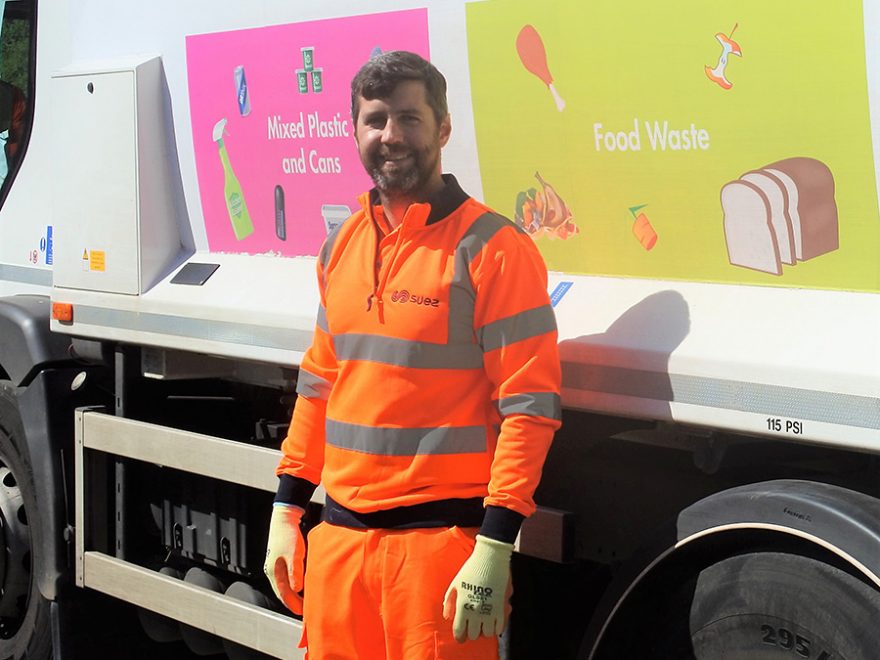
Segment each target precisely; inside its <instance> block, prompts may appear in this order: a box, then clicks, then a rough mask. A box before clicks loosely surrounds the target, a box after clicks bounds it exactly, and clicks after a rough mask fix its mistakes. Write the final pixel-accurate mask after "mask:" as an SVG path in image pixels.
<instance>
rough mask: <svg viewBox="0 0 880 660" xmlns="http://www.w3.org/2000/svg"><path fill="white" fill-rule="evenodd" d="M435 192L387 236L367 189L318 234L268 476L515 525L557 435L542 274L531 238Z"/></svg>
mask: <svg viewBox="0 0 880 660" xmlns="http://www.w3.org/2000/svg"><path fill="white" fill-rule="evenodd" d="M444 181H445V183H446V185H445V187H444V189H443V190H441V191H440V193H438V195H436V196H435V197H434V198H432V199H431V200H430V203H418V204H413V205H411V206H410V207H409V209H408V210H407V211H406V214H405V216H404V218H403V220H402V222H401V223H400V225H399V226H398V227H396V228H395V229H394V230H391V231H387V230H388V229H389V227H388V225H387V223H386V222H385V221H384V218H383V217H382V207H381V205H379V204H378V202H377V198H376V197H375V191H374V192H373V193H365V194H364V195H362V196H361V198H360V200H359V201H360V203H361V204H362V208H361V209H360V210H359V211H357V212H355V213H354V215H352V216H351V217H350V218H349V219H348V220H347V221H346V222H344V223H343V224H342V225H341V226H340V227H338V228H337V229H336V230H335V231H334V232H333V233H332V234H331V235H330V236H329V237H328V238H327V240H326V242H325V244H324V246H323V248H322V250H321V253H320V255H319V259H318V268H317V270H318V282H319V286H320V292H321V306H320V308H319V310H318V321H317V325H316V329H315V335H314V339H313V343H312V345H311V347H310V348H309V349H308V351H307V352H306V354H305V356H304V358H303V361H302V365H301V368H300V371H299V377H298V382H297V393H298V398H297V402H296V406H295V408H294V413H293V419H292V421H291V425H290V431H289V433H288V435H287V438H286V439H285V440H284V442H283V443H282V446H281V449H282V454H283V456H282V460H281V462H280V464H279V466H278V470H277V472H278V474H279V476H281V478H282V480H284V479H285V476H284V475H289V476H292V477H296V478H297V481H299V480H306V481H307V482H309V483H310V484H312V485H314V484H317V483H319V482H322V483H323V485H324V488H325V490H326V492H327V495H328V496H329V497H330V498H332V501H334V502H336V503H338V504H340V505H341V506H343V507H346V508H347V509H349V510H352V511H355V512H359V513H370V512H376V511H384V510H389V509H395V508H397V507H407V506H411V505H418V504H424V503H428V502H435V501H438V500H446V499H450V498H475V497H477V498H484V500H483V503H484V505H486V506H498V507H504V508H506V509H509V510H511V511H514V512H516V513H517V514H520V515H521V516H528V515H530V514H531V513H532V512H533V511H534V509H535V504H534V500H533V494H534V491H535V488H536V487H537V484H538V481H539V480H540V475H541V469H542V467H543V463H544V458H545V456H546V453H547V450H548V448H549V446H550V442H551V439H552V437H553V433H554V432H555V430H556V429H557V428H558V427H559V424H560V421H559V420H560V404H559V387H560V364H559V356H558V351H557V334H556V321H555V317H554V314H553V310H552V308H551V306H550V301H549V298H548V294H547V270H546V267H545V265H544V262H543V260H542V258H541V255H540V253H539V252H538V250H537V248H536V247H535V245H534V242H533V241H532V239H531V238H530V237H529V236H527V235H526V234H525V233H524V232H522V231H521V230H520V229H519V228H517V227H516V225H514V224H513V223H512V222H510V221H509V220H507V219H505V218H503V217H501V216H499V215H497V214H495V213H494V212H492V211H491V210H490V209H489V208H487V207H486V206H484V205H483V204H481V203H479V202H477V201H476V200H474V199H473V198H471V197H468V196H467V195H466V194H465V193H464V192H463V191H462V189H461V188H460V187H459V185H458V183H457V181H456V180H455V178H454V177H452V176H451V175H444ZM374 204H375V205H374ZM279 493H280V490H279ZM278 499H279V498H276V500H278ZM280 499H281V500H282V501H283V500H284V498H280Z"/></svg>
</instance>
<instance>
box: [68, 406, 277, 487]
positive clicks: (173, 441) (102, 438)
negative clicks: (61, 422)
mask: <svg viewBox="0 0 880 660" xmlns="http://www.w3.org/2000/svg"><path fill="white" fill-rule="evenodd" d="M82 431H83V448H84V449H92V450H96V451H102V452H107V453H109V454H116V455H117V456H125V457H128V458H133V459H135V460H138V461H144V462H146V463H155V464H157V465H163V466H165V467H170V468H176V469H178V470H183V471H185V472H191V473H193V474H200V475H203V476H206V477H213V478H214V479H221V480H223V481H229V482H231V483H236V484H241V485H243V486H250V487H251V488H259V489H260V490H267V491H269V492H272V493H274V492H275V490H276V489H277V488H278V477H276V476H275V468H276V466H277V465H278V460H279V459H280V457H281V454H280V452H278V451H277V450H274V449H265V448H263V447H253V446H250V445H244V444H242V443H240V442H234V441H232V440H223V439H221V438H215V437H212V436H208V435H202V434H200V433H191V432H188V431H180V430H178V429H172V428H168V427H163V426H157V425H156V424H148V423H145V422H138V421H134V420H130V419H124V418H122V417H114V416H113V415H106V414H103V413H97V412H89V413H86V414H85V415H83V429H82Z"/></svg>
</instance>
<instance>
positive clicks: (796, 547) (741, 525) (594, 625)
mask: <svg viewBox="0 0 880 660" xmlns="http://www.w3.org/2000/svg"><path fill="white" fill-rule="evenodd" d="M754 550H776V551H784V552H790V553H794V554H802V555H806V556H813V557H818V558H821V559H822V560H824V561H826V562H828V563H832V564H834V565H836V566H837V567H838V568H843V569H844V570H847V571H848V572H850V573H851V574H853V575H856V576H857V577H859V578H860V579H861V580H863V581H865V582H866V583H868V584H872V585H873V586H874V587H875V588H876V589H880V499H877V498H875V497H872V496H870V495H866V494H864V493H861V492H858V491H853V490H849V489H846V488H843V487H840V486H836V485H832V484H826V483H821V482H814V481H806V480H798V479H779V480H773V481H766V482H760V483H754V484H747V485H744V486H738V487H735V488H731V489H728V490H724V491H720V492H718V493H713V494H712V495H709V496H707V497H705V498H703V499H701V500H699V501H697V502H695V503H693V504H691V505H690V506H688V507H687V508H685V509H683V510H682V511H681V512H680V513H679V514H678V516H677V517H676V519H675V521H673V523H671V524H670V525H668V526H667V527H665V528H663V529H662V530H660V531H659V533H658V534H657V535H656V536H655V537H654V538H653V540H652V542H651V543H648V544H646V546H645V547H644V548H643V549H642V550H641V551H640V552H639V553H637V555H636V557H634V558H633V560H632V562H631V563H630V564H629V565H628V566H627V567H625V568H624V569H623V570H621V571H620V574H619V575H618V577H617V578H616V579H615V581H614V583H613V584H612V585H611V587H609V589H608V591H607V593H606V595H605V597H604V598H603V602H602V603H601V604H600V606H599V608H598V609H597V615H596V616H595V617H594V618H593V621H592V622H591V624H590V626H589V629H588V631H587V634H586V636H585V638H584V644H583V645H582V647H581V653H580V656H579V657H582V658H593V657H594V654H595V653H596V652H597V650H598V649H599V648H600V647H601V644H602V642H603V639H604V636H605V634H606V632H607V631H608V629H609V628H610V626H611V625H612V624H613V623H614V621H615V617H616V616H618V615H619V614H620V612H621V611H622V610H623V609H624V607H625V606H627V605H628V604H629V603H630V601H632V600H635V599H636V594H638V593H639V592H640V589H641V587H643V586H644V585H646V584H647V583H649V581H650V580H651V579H653V578H654V577H655V576H656V575H658V574H660V573H661V572H663V571H667V572H668V574H670V575H679V574H685V573H689V574H694V573H699V572H700V571H701V570H702V569H703V568H706V567H708V566H709V565H711V564H713V563H715V562H717V561H721V560H722V559H726V558H728V557H730V556H732V555H734V554H739V553H742V552H748V551H754Z"/></svg>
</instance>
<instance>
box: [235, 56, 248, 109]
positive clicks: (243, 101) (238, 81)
mask: <svg viewBox="0 0 880 660" xmlns="http://www.w3.org/2000/svg"><path fill="white" fill-rule="evenodd" d="M235 94H236V96H237V97H238V111H239V112H240V113H241V116H242V117H247V116H248V115H249V114H250V113H251V99H250V96H249V95H248V88H247V80H246V79H245V77H244V67H243V66H240V65H239V66H237V67H235Z"/></svg>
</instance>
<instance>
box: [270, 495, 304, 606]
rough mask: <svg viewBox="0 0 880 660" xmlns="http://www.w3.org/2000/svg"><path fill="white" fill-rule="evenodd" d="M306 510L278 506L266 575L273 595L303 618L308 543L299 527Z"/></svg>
mask: <svg viewBox="0 0 880 660" xmlns="http://www.w3.org/2000/svg"><path fill="white" fill-rule="evenodd" d="M302 516H303V510H302V509H301V508H300V507H298V506H293V505H290V504H275V506H273V507H272V518H271V519H270V521H269V543H268V544H267V545H268V547H267V549H266V562H265V563H264V564H263V572H264V573H265V574H266V577H267V578H269V584H271V585H272V591H274V592H275V595H276V596H278V599H279V600H280V601H281V602H282V603H284V604H285V605H286V606H287V609H289V610H290V611H291V612H293V613H294V614H300V615H301V614H302V612H303V599H302V596H300V595H299V592H300V591H302V589H303V582H304V580H303V575H304V573H305V559H306V542H305V539H304V538H303V533H302V529H301V528H300V523H301V522H302Z"/></svg>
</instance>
